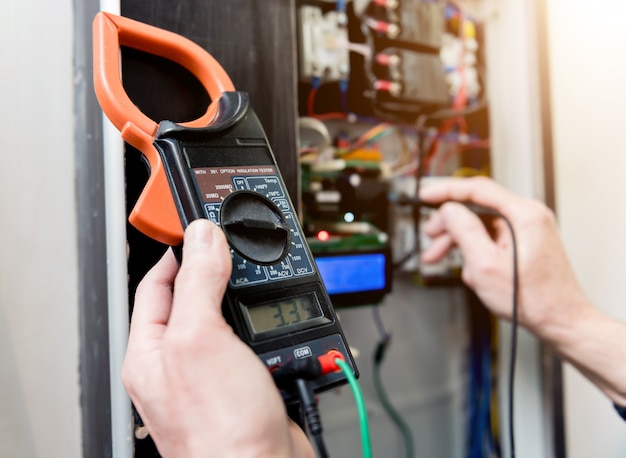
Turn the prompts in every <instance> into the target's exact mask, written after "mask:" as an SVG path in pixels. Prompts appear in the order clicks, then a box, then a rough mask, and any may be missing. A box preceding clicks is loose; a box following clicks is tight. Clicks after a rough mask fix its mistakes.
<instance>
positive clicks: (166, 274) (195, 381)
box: [122, 220, 314, 458]
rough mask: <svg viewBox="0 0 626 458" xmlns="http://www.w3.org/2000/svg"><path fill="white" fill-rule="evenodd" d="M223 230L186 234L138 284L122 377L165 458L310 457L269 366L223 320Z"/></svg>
mask: <svg viewBox="0 0 626 458" xmlns="http://www.w3.org/2000/svg"><path fill="white" fill-rule="evenodd" d="M231 264H232V261H231V257H230V253H229V251H228V246H227V244H226V240H225V238H224V235H223V233H222V231H221V230H220V229H219V228H218V227H217V226H215V225H214V224H213V223H210V222H208V221H206V220H198V221H195V222H193V223H192V224H190V225H189V227H188V228H187V231H186V232H185V243H184V248H183V262H182V265H181V267H180V270H179V269H178V265H177V262H176V260H175V258H174V255H173V254H172V252H171V251H168V252H167V253H166V254H165V256H164V257H163V258H162V259H161V260H160V261H159V263H158V264H157V265H156V266H155V267H154V268H153V269H152V270H151V271H150V272H148V274H147V275H146V276H145V278H144V279H143V280H142V282H141V284H140V285H139V287H138V289H137V294H136V299H135V306H134V310H133V317H132V322H131V329H130V337H129V342H128V349H127V353H126V359H125V361H124V366H123V370H122V380H123V383H124V386H125V387H126V390H127V391H128V393H129V395H130V397H131V399H132V401H133V403H134V404H135V407H136V408H137V411H138V412H139V414H140V415H141V417H142V419H143V421H144V423H145V425H146V427H147V428H148V431H149V432H150V434H151V436H152V438H153V440H154V442H155V444H156V446H157V448H158V449H159V452H160V453H161V454H162V455H163V456H164V457H166V458H169V457H172V458H182V457H185V458H194V457H209V456H215V457H229V456H232V457H246V456H255V457H257V456H267V457H287V456H290V457H291V456H310V457H312V456H314V454H313V450H312V448H311V445H310V443H309V442H308V440H307V438H306V436H305V435H304V433H303V431H302V430H301V429H300V428H298V427H297V426H296V425H295V424H293V423H292V422H290V420H289V419H288V417H287V414H286V411H285V407H284V404H283V402H282V399H281V397H280V394H279V392H278V390H277V389H276V387H275V385H274V382H273V380H272V377H271V376H270V374H269V372H268V370H267V368H266V367H265V366H264V365H263V364H262V362H261V361H260V359H259V358H258V356H256V355H255V354H254V352H253V351H252V350H251V349H250V348H249V347H248V346H246V345H245V344H244V343H243V342H242V341H241V340H240V339H239V338H238V337H237V336H236V335H235V334H234V333H233V331H232V329H231V328H230V326H228V324H227V323H226V322H225V321H224V318H223V316H222V312H221V304H222V296H223V295H224V291H225V289H226V285H227V282H228V278H229V276H230V271H231Z"/></svg>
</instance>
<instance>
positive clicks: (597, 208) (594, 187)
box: [548, 0, 626, 458]
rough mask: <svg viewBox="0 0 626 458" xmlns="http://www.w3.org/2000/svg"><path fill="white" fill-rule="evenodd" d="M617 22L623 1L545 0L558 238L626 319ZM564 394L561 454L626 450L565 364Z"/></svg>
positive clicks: (599, 296) (596, 296)
mask: <svg viewBox="0 0 626 458" xmlns="http://www.w3.org/2000/svg"><path fill="white" fill-rule="evenodd" d="M624 19H626V3H624V2H623V0H595V1H588V0H552V1H550V2H548V24H549V30H548V32H549V52H550V55H551V60H550V65H551V85H552V104H553V127H554V129H553V133H554V142H555V153H556V180H557V181H556V183H557V208H558V217H559V221H560V225H561V228H562V234H563V237H564V239H565V243H566V245H567V249H568V252H569V254H570V257H571V260H572V262H573V264H574V268H575V270H576V273H577V274H578V276H579V278H580V280H581V283H582V285H583V287H584V288H585V290H586V292H587V293H588V295H589V297H590V298H591V299H592V301H593V302H594V303H595V304H596V305H597V306H598V307H599V308H601V309H602V310H604V311H605V312H607V313H609V314H611V315H612V316H614V317H616V318H619V319H621V320H625V321H626V306H625V302H626V291H625V290H624V281H625V279H626V270H625V269H624V264H623V258H622V257H624V256H626V237H625V234H626V202H625V197H626V179H624V170H626V136H625V135H624V131H625V128H624V126H625V123H626V60H625V59H624V55H625V53H626V27H624ZM609 350H610V349H609ZM565 395H566V397H565V400H566V414H567V417H566V418H567V425H566V426H567V439H568V441H567V449H568V456H569V457H571V458H586V457H590V456H601V457H603V458H611V457H623V456H626V434H624V428H625V427H626V425H624V422H623V421H622V420H621V419H619V417H618V416H617V415H616V414H615V412H614V411H613V409H612V407H611V404H610V403H609V402H608V400H607V399H606V398H605V397H604V396H603V395H602V394H600V393H599V391H598V390H597V389H595V388H594V387H592V386H591V385H590V384H589V383H588V382H587V381H585V380H584V379H583V378H582V377H581V376H580V375H578V374H577V373H576V372H574V370H572V369H571V368H568V370H567V371H566V373H565Z"/></svg>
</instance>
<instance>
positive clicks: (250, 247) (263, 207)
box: [220, 191, 291, 266]
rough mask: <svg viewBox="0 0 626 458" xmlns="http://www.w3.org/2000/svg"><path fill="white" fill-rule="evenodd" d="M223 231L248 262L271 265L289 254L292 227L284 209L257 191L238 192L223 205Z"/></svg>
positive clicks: (227, 198) (230, 196)
mask: <svg viewBox="0 0 626 458" xmlns="http://www.w3.org/2000/svg"><path fill="white" fill-rule="evenodd" d="M220 220H221V221H220V222H221V225H222V229H223V230H224V233H225V234H226V239H227V240H228V243H229V244H230V246H231V247H232V248H233V249H234V250H235V251H236V252H237V253H238V254H240V255H241V256H242V257H243V258H244V259H247V260H248V261H250V262H253V263H255V264H259V265H264V266H269V265H272V264H276V263H278V262H280V261H282V260H283V259H284V258H285V257H286V256H287V254H288V253H289V244H290V241H291V238H290V232H289V226H288V225H287V221H286V220H285V217H284V216H283V213H282V212H281V211H280V209H279V208H278V207H277V206H276V205H275V204H274V203H273V202H272V201H271V200H269V199H268V198H267V197H265V196H263V195H261V194H258V193H256V192H253V191H235V192H233V193H232V194H229V195H228V196H227V197H226V199H224V202H223V203H222V211H221V216H220Z"/></svg>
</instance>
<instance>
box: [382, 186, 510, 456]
mask: <svg viewBox="0 0 626 458" xmlns="http://www.w3.org/2000/svg"><path fill="white" fill-rule="evenodd" d="M391 201H392V202H393V203H396V204H397V205H411V206H413V209H414V212H415V218H414V220H415V224H416V231H415V232H416V235H415V237H416V238H415V240H416V245H417V249H416V250H415V252H416V253H419V252H420V242H419V213H420V208H421V207H424V208H430V209H433V210H436V209H438V208H439V207H441V205H443V203H440V204H432V203H429V202H424V201H421V200H419V199H414V198H410V197H408V196H406V195H400V196H396V197H392V198H391ZM459 203H461V204H463V205H465V206H466V207H467V208H468V209H470V210H471V211H473V212H474V213H476V214H477V215H479V216H484V217H488V218H501V219H502V220H503V221H504V222H505V224H506V225H507V227H508V229H509V233H510V234H511V257H512V260H513V288H512V289H513V297H512V310H511V344H510V351H511V353H510V359H509V380H508V408H509V409H508V410H509V412H508V427H509V453H510V457H511V458H515V431H514V430H515V428H514V415H513V413H514V412H513V408H514V404H515V402H514V387H515V366H516V359H517V328H518V308H519V307H518V303H519V268H518V253H517V241H516V237H515V230H514V229H513V224H512V223H511V221H510V220H509V219H508V218H507V217H506V216H504V215H503V214H502V213H500V212H499V211H497V210H494V209H493V208H489V207H484V206H482V205H476V204H471V203H465V202H459ZM412 256H413V253H409V254H408V255H407V256H405V257H404V258H402V259H401V260H400V261H399V262H398V263H396V264H395V265H394V268H399V267H401V266H402V264H404V263H405V262H406V261H408V259H409V258H410V257H412Z"/></svg>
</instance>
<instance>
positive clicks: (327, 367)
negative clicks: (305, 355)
mask: <svg viewBox="0 0 626 458" xmlns="http://www.w3.org/2000/svg"><path fill="white" fill-rule="evenodd" d="M337 359H340V360H342V361H345V360H346V358H344V356H343V355H342V354H341V352H340V351H338V350H330V351H329V352H327V353H326V354H324V355H322V356H318V357H317V360H318V361H319V362H320V366H321V369H322V374H321V375H326V374H330V373H331V372H341V368H340V367H339V365H338V364H337V363H336V360H337Z"/></svg>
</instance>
